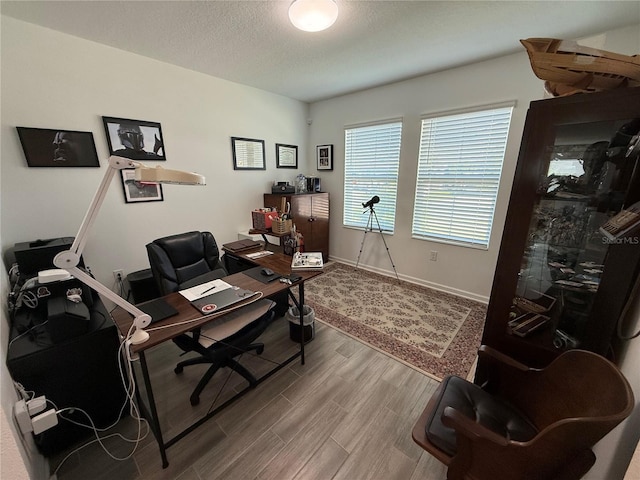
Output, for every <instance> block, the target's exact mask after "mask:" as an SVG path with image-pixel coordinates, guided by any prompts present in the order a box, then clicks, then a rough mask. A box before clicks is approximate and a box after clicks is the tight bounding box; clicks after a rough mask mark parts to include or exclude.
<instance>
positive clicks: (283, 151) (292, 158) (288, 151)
mask: <svg viewBox="0 0 640 480" xmlns="http://www.w3.org/2000/svg"><path fill="white" fill-rule="evenodd" d="M276 167H277V168H298V147H297V146H296V145H284V144H282V143H276Z"/></svg>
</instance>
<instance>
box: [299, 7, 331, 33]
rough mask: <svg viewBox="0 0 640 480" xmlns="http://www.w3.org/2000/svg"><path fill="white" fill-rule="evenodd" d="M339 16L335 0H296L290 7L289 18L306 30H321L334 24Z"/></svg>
mask: <svg viewBox="0 0 640 480" xmlns="http://www.w3.org/2000/svg"><path fill="white" fill-rule="evenodd" d="M337 18H338V5H337V4H336V2H335V1H334V0H294V2H293V3H292V4H291V6H290V7H289V20H291V23H293V26H294V27H296V28H299V29H300V30H304V31H305V32H319V31H321V30H326V29H327V28H329V27H330V26H331V25H333V24H334V23H335V21H336V19H337Z"/></svg>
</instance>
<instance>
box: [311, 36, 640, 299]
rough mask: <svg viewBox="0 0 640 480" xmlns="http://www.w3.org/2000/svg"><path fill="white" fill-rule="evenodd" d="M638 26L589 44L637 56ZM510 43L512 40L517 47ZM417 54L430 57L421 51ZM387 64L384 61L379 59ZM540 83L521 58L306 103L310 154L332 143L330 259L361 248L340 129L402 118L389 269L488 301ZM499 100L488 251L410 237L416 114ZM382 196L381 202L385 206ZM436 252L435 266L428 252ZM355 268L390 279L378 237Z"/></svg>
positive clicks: (327, 177)
mask: <svg viewBox="0 0 640 480" xmlns="http://www.w3.org/2000/svg"><path fill="white" fill-rule="evenodd" d="M638 36H639V33H638V27H637V26H636V27H633V28H626V29H621V30H616V31H614V32H607V33H606V34H603V35H600V36H597V37H595V38H594V39H592V43H594V42H595V43H596V44H597V46H598V47H599V48H602V49H610V50H611V51H615V52H619V53H628V54H632V53H637V52H638V51H640V49H639V48H636V46H637V43H638ZM517 41H518V40H517V39H514V42H517ZM424 55H429V48H428V46H425V52H424ZM381 61H390V59H381ZM544 96H545V92H544V88H543V82H542V81H541V80H539V79H538V78H536V77H535V75H534V74H533V72H532V70H531V67H530V64H529V60H528V57H527V54H526V52H525V50H524V48H523V49H522V52H521V53H519V54H514V55H510V56H505V57H501V58H497V59H494V60H489V61H485V62H481V63H476V64H473V65H469V66H466V67H461V68H456V69H453V70H447V71H443V72H440V73H436V74H433V75H427V76H423V77H418V78H415V79H412V80H408V81H405V82H399V83H394V84H391V85H387V86H384V87H379V88H373V89H370V90H366V91H362V92H358V93H354V94H351V95H345V96H342V97H337V98H333V99H329V100H326V101H322V102H317V103H314V104H312V105H311V114H310V118H311V119H312V121H313V124H312V126H311V136H310V142H309V148H310V151H309V155H312V150H313V149H314V148H315V145H320V144H334V170H333V171H332V172H326V171H323V172H319V173H320V177H321V178H322V186H323V188H324V189H326V190H327V191H329V192H330V194H331V225H330V228H331V238H330V248H329V251H330V254H331V256H332V257H333V258H335V259H340V260H343V261H347V262H349V261H350V262H353V263H355V262H356V260H357V258H358V253H359V251H360V246H361V244H362V238H363V233H362V231H360V230H354V229H349V228H344V227H343V226H342V209H343V203H342V188H343V181H344V127H345V125H352V124H357V123H362V122H370V121H374V120H381V119H387V118H394V117H402V118H403V120H404V123H403V132H402V146H401V152H400V175H399V186H398V204H397V215H396V231H395V233H394V234H393V235H386V236H385V239H386V241H387V244H388V246H389V251H390V253H391V255H392V258H393V260H394V263H395V265H396V268H397V270H398V272H399V273H400V274H401V277H405V278H408V279H410V280H413V281H416V282H418V283H423V284H427V285H430V286H434V287H437V288H442V289H444V290H447V291H450V292H453V293H458V294H462V295H465V296H468V297H470V298H475V299H478V300H483V301H487V300H488V297H489V294H490V292H491V284H492V281H493V273H494V270H495V263H496V260H497V257H498V250H499V248H500V240H501V236H502V230H503V227H504V219H505V216H506V210H507V206H508V201H509V195H510V192H511V184H512V181H513V175H514V172H515V164H516V161H517V157H518V150H519V148H520V139H521V137H522V131H523V128H524V121H525V116H526V112H527V109H528V106H529V103H530V101H532V100H539V99H541V98H544ZM506 100H516V101H517V105H516V107H515V109H514V112H513V118H512V123H511V129H510V132H509V138H508V142H507V151H506V156H505V162H504V168H503V173H502V178H501V183H500V190H499V193H498V203H497V207H496V213H495V221H494V224H493V230H492V235H491V240H490V243H489V249H488V250H486V251H484V250H478V249H472V248H465V247H459V246H451V245H446V244H443V243H436V242H431V241H426V240H416V239H412V238H411V221H412V215H413V210H412V209H413V197H414V192H415V182H416V171H417V163H418V148H419V139H420V116H421V115H424V114H429V113H434V112H441V111H448V110H454V109H459V108H465V107H472V106H477V105H486V104H490V103H497V102H502V101H506ZM384 200H385V199H384V198H382V199H381V202H384ZM432 250H435V251H437V252H438V260H437V261H436V262H432V261H429V252H430V251H432ZM360 263H361V264H363V265H365V266H367V267H370V268H372V269H374V270H382V271H383V273H388V274H391V275H393V270H392V267H391V264H390V262H389V258H388V256H387V254H386V251H385V249H384V245H383V243H382V240H381V239H380V236H379V234H375V235H370V234H368V235H367V239H366V243H365V245H364V249H363V252H362V257H361V259H360Z"/></svg>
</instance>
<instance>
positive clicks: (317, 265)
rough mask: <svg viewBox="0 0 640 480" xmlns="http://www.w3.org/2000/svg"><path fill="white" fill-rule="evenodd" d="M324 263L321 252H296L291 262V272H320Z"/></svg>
mask: <svg viewBox="0 0 640 480" xmlns="http://www.w3.org/2000/svg"><path fill="white" fill-rule="evenodd" d="M323 266H324V262H323V261H322V253H321V252H306V253H300V252H296V253H294V254H293V260H291V270H293V271H296V270H322V267H323Z"/></svg>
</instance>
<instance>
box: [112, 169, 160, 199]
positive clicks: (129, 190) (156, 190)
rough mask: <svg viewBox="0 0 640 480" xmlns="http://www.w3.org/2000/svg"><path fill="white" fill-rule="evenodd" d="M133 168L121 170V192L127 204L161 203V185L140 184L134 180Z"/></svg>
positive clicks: (134, 170)
mask: <svg viewBox="0 0 640 480" xmlns="http://www.w3.org/2000/svg"><path fill="white" fill-rule="evenodd" d="M135 172H136V169H135V168H123V169H122V170H120V174H121V176H122V190H123V192H124V201H125V202H127V203H140V202H162V200H164V197H163V195H162V185H161V184H159V183H146V182H145V183H141V182H137V181H136V180H135Z"/></svg>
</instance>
